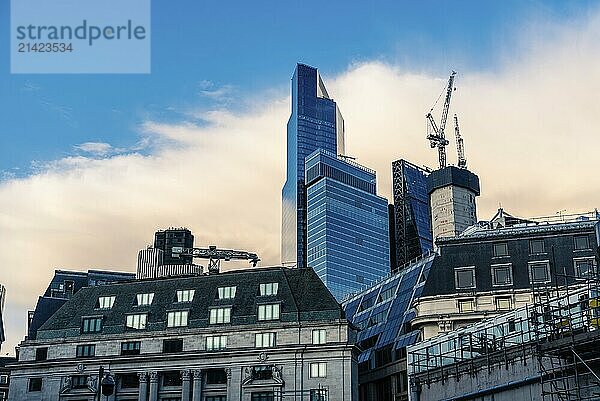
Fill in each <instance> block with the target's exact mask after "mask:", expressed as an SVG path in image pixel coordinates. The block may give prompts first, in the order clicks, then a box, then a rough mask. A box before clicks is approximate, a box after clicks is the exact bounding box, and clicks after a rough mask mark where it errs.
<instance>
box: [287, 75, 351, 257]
mask: <svg viewBox="0 0 600 401" xmlns="http://www.w3.org/2000/svg"><path fill="white" fill-rule="evenodd" d="M317 149H325V150H328V151H330V152H333V153H336V154H343V153H344V119H343V118H342V115H341V114H340V111H339V109H338V107H337V105H336V103H335V102H334V101H333V100H332V99H331V98H330V97H329V94H328V93H327V89H326V88H325V85H324V84H323V81H322V80H321V77H320V76H319V72H318V71H317V69H316V68H313V67H309V66H307V65H304V64H298V65H297V66H296V70H295V71H294V76H293V77H292V113H291V115H290V119H289V121H288V125H287V172H286V182H285V185H284V186H283V190H282V228H281V261H282V263H284V264H296V265H297V266H298V267H305V266H306V256H305V255H306V186H305V182H304V160H305V158H306V156H308V155H309V154H310V153H312V152H314V151H315V150H317Z"/></svg>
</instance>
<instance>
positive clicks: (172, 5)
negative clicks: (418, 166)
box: [0, 0, 597, 177]
mask: <svg viewBox="0 0 600 401" xmlns="http://www.w3.org/2000/svg"><path fill="white" fill-rule="evenodd" d="M592 4H597V3H595V2H587V1H569V2H565V1H545V2H540V1H524V0H517V1H508V0H503V1H495V2H493V1H483V2H482V1H458V2H454V1H418V2H415V1H381V2H373V3H367V2H364V1H331V2H323V1H253V2H247V1H238V2H222V1H189V0H186V1H183V0H180V1H164V0H162V1H153V2H152V73H151V74H149V75H11V74H10V72H9V65H10V62H9V58H8V56H7V54H6V53H7V43H8V30H7V29H1V30H0V43H2V44H3V46H2V47H0V49H2V51H4V52H5V56H4V57H2V58H0V109H1V110H2V115H3V117H2V118H1V119H0V171H2V172H4V173H10V174H14V175H16V176H24V175H27V174H29V173H30V172H31V167H32V163H34V162H47V161H50V160H55V159H59V158H62V157H65V156H68V155H71V154H74V153H77V151H76V150H75V149H74V146H76V145H78V144H81V143H85V142H107V143H110V144H112V145H113V146H115V147H121V148H130V147H132V146H135V145H136V143H137V142H138V141H139V140H140V135H139V127H140V125H141V124H142V123H143V122H144V121H146V120H153V121H178V120H182V119H185V118H189V116H184V115H183V114H182V113H184V112H185V111H186V110H189V109H192V108H196V109H197V108H203V109H211V108H220V107H223V106H227V107H228V108H234V109H235V108H236V107H243V105H242V103H241V102H236V99H240V98H244V97H246V96H247V95H249V94H253V93H257V92H260V91H262V90H264V89H271V90H272V89H276V90H280V91H282V92H284V91H287V90H288V82H289V77H290V76H291V73H292V71H293V68H294V64H295V63H296V62H297V61H302V62H305V63H308V64H312V65H315V66H318V67H319V68H320V69H321V71H322V73H323V74H324V75H325V76H327V74H335V73H339V72H341V71H344V70H345V69H347V68H348V66H349V65H350V64H352V63H354V62H360V61H363V60H382V61H387V62H392V63H394V64H396V65H400V66H406V67H407V68H410V69H411V70H413V71H424V72H428V73H436V74H437V73H439V74H441V75H444V74H445V73H446V71H447V70H449V69H450V68H455V69H458V70H460V71H465V70H487V69H489V70H493V69H495V68H498V64H497V63H498V61H499V60H498V54H499V52H498V49H499V48H502V47H503V46H504V43H505V42H506V41H508V40H510V39H511V38H513V37H514V35H515V27H519V28H520V29H521V28H522V27H523V26H526V25H527V24H529V23H535V22H536V21H546V20H567V19H569V18H575V17H578V16H580V15H582V14H585V13H586V12H587V9H588V7H590V6H591V5H592ZM9 22H10V21H9V2H8V1H3V2H1V4H0V25H1V26H5V27H7V26H9ZM203 90H205V91H209V92H210V91H217V92H214V93H213V96H210V93H206V92H205V95H202V91H203ZM219 94H223V95H228V96H219ZM225 103H226V104H225ZM282 132H283V127H282ZM34 165H35V164H34ZM0 177H1V176H0ZM5 177H6V176H5Z"/></svg>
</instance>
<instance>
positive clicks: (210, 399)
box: [205, 395, 227, 401]
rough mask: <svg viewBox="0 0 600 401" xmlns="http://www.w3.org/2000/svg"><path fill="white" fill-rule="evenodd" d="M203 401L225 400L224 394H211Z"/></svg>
mask: <svg viewBox="0 0 600 401" xmlns="http://www.w3.org/2000/svg"><path fill="white" fill-rule="evenodd" d="M205 401H227V396H226V395H211V396H208V397H206V398H205Z"/></svg>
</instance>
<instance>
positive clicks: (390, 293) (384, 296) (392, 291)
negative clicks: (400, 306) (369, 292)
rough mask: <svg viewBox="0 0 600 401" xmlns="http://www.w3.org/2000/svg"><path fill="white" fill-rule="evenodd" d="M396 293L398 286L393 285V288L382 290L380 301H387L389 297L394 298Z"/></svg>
mask: <svg viewBox="0 0 600 401" xmlns="http://www.w3.org/2000/svg"><path fill="white" fill-rule="evenodd" d="M395 293H396V286H393V287H391V288H388V289H387V290H385V291H382V292H381V294H379V300H378V302H383V301H387V300H388V299H390V298H392V297H393V296H394V294H395Z"/></svg>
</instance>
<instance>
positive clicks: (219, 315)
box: [210, 307, 231, 324]
mask: <svg viewBox="0 0 600 401" xmlns="http://www.w3.org/2000/svg"><path fill="white" fill-rule="evenodd" d="M230 322H231V308H230V307H229V308H213V309H211V310H210V324H221V323H230Z"/></svg>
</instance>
